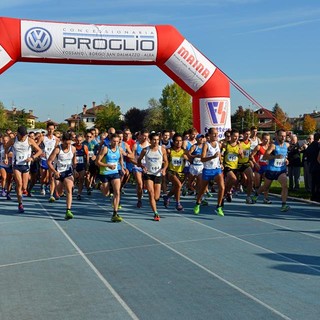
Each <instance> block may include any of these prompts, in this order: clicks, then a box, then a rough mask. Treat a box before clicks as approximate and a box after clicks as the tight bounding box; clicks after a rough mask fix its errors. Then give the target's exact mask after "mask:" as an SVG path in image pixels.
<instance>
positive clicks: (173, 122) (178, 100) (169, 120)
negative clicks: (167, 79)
mask: <svg viewBox="0 0 320 320" xmlns="http://www.w3.org/2000/svg"><path fill="white" fill-rule="evenodd" d="M159 101H160V104H161V109H162V115H163V119H164V121H163V125H164V127H165V128H167V129H174V130H175V131H177V132H179V133H182V132H183V131H185V130H188V129H190V128H191V127H192V103H191V97H190V95H189V94H188V93H187V92H185V91H184V90H183V89H182V88H180V87H179V86H178V85H177V84H176V83H173V84H168V85H166V86H165V88H164V89H163V90H162V96H161V98H160V100H159Z"/></svg>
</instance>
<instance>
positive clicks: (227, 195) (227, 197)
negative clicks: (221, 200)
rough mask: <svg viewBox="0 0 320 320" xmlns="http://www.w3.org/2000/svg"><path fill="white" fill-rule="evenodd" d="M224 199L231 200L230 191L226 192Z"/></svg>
mask: <svg viewBox="0 0 320 320" xmlns="http://www.w3.org/2000/svg"><path fill="white" fill-rule="evenodd" d="M226 200H227V202H231V201H232V194H231V193H230V192H228V193H227V194H226Z"/></svg>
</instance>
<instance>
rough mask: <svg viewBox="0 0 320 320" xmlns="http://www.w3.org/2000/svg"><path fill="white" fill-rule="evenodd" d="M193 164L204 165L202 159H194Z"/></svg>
mask: <svg viewBox="0 0 320 320" xmlns="http://www.w3.org/2000/svg"><path fill="white" fill-rule="evenodd" d="M193 164H195V165H199V164H202V161H201V158H193Z"/></svg>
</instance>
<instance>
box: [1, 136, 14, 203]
mask: <svg viewBox="0 0 320 320" xmlns="http://www.w3.org/2000/svg"><path fill="white" fill-rule="evenodd" d="M9 141H10V137H9V136H8V135H7V134H4V135H3V136H2V141H1V142H0V174H1V188H2V190H1V196H2V197H6V198H7V200H11V196H10V192H11V189H12V180H13V171H12V156H13V154H12V147H10V148H9V150H8V163H7V164H6V163H5V158H6V157H5V150H6V148H7V146H8V143H9Z"/></svg>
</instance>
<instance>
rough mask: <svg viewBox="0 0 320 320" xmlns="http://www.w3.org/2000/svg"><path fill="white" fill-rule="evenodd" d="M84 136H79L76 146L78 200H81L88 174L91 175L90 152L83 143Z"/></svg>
mask: <svg viewBox="0 0 320 320" xmlns="http://www.w3.org/2000/svg"><path fill="white" fill-rule="evenodd" d="M82 142H83V135H82V134H78V135H77V137H76V143H75V144H74V146H75V148H76V158H77V165H76V171H77V172H78V179H77V182H78V194H77V200H81V199H82V197H81V194H82V190H83V184H84V182H85V177H86V174H88V173H89V151H88V147H87V146H86V145H84V144H83V143H82Z"/></svg>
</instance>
